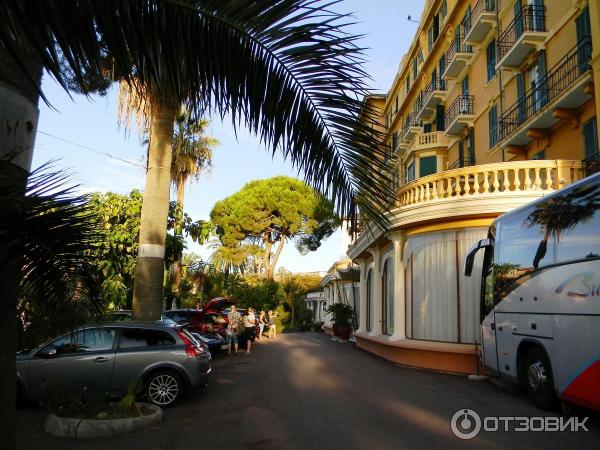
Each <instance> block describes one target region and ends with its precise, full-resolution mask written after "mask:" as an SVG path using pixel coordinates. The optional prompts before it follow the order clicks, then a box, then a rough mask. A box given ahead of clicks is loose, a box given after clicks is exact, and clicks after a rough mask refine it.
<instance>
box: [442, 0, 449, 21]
mask: <svg viewBox="0 0 600 450" xmlns="http://www.w3.org/2000/svg"><path fill="white" fill-rule="evenodd" d="M447 13H448V5H447V4H446V0H442V17H446V14H447Z"/></svg>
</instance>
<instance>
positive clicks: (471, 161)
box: [446, 158, 476, 170]
mask: <svg viewBox="0 0 600 450" xmlns="http://www.w3.org/2000/svg"><path fill="white" fill-rule="evenodd" d="M475 164H476V162H475V158H458V159H457V160H456V161H454V162H453V163H452V164H450V165H449V166H448V168H447V169H446V170H453V169H461V168H463V167H471V166H474V165H475Z"/></svg>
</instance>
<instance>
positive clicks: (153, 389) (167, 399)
mask: <svg viewBox="0 0 600 450" xmlns="http://www.w3.org/2000/svg"><path fill="white" fill-rule="evenodd" d="M183 387H184V386H183V380H182V379H181V376H180V375H179V374H178V373H176V372H173V371H172V370H160V371H157V372H154V373H152V374H151V375H150V376H149V377H148V380H147V382H146V397H147V398H148V401H149V402H150V403H153V404H155V405H157V406H160V407H161V408H169V407H171V406H173V405H174V404H175V403H177V401H178V400H179V398H180V397H181V395H182V394H183Z"/></svg>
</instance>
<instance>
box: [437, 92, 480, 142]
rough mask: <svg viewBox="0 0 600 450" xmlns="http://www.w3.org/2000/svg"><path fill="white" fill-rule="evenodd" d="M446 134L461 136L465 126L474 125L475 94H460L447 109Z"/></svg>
mask: <svg viewBox="0 0 600 450" xmlns="http://www.w3.org/2000/svg"><path fill="white" fill-rule="evenodd" d="M444 120H445V122H446V131H445V134H446V136H459V135H460V134H461V132H462V131H463V129H464V128H466V127H472V126H473V121H474V120H475V115H474V113H473V96H472V95H459V96H458V97H456V100H454V102H452V105H451V106H450V107H449V108H448V111H446V117H445V119H444Z"/></svg>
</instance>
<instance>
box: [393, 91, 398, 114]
mask: <svg viewBox="0 0 600 450" xmlns="http://www.w3.org/2000/svg"><path fill="white" fill-rule="evenodd" d="M397 113H398V96H397V95H396V105H395V108H394V114H397Z"/></svg>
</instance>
